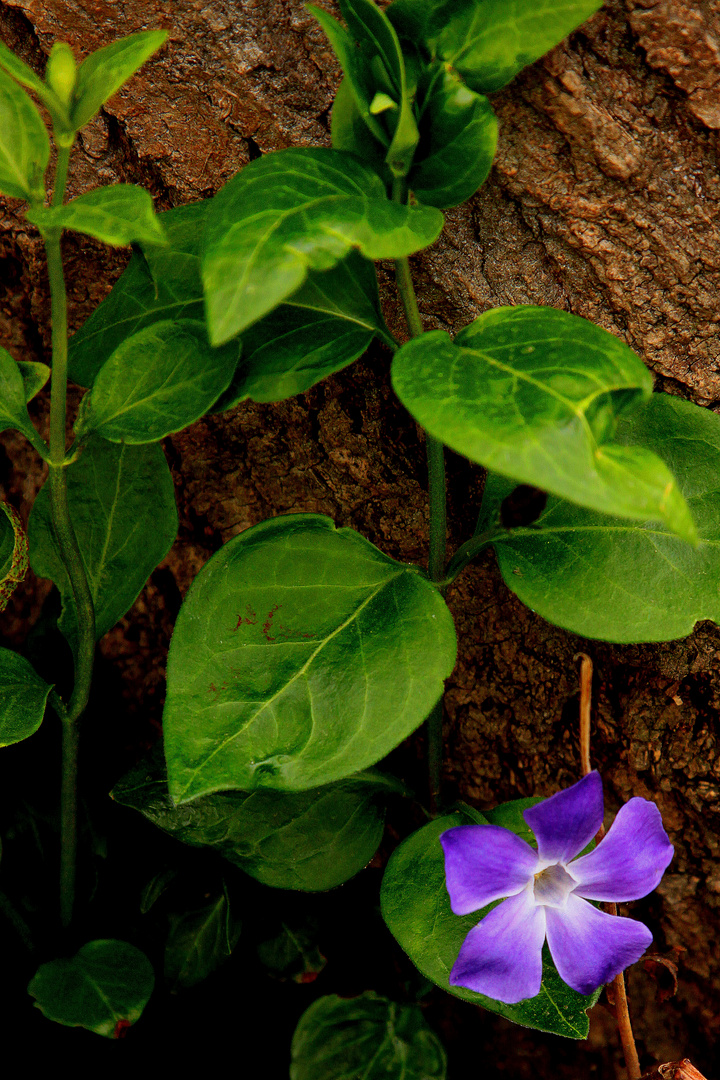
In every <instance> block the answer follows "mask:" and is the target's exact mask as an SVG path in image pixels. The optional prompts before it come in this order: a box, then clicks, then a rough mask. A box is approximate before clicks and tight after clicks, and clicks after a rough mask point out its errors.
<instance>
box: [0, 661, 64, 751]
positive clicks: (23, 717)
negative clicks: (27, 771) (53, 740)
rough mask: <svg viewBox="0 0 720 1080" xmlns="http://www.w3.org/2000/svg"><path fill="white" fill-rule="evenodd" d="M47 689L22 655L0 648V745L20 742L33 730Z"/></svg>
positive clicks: (48, 691)
mask: <svg viewBox="0 0 720 1080" xmlns="http://www.w3.org/2000/svg"><path fill="white" fill-rule="evenodd" d="M51 690H52V686H51V685H50V684H49V683H46V682H45V680H44V679H41V678H40V676H39V675H38V673H37V672H36V671H35V669H34V667H33V666H32V664H30V663H28V661H27V660H25V659H24V657H22V656H18V654H17V653H15V652H12V651H11V650H10V649H0V746H10V745H11V743H17V742H22V740H23V739H27V738H29V737H30V736H31V735H32V734H34V732H36V731H37V729H38V728H39V727H40V725H41V724H42V721H43V716H44V715H45V705H46V703H47V699H48V695H49V693H50V691H51Z"/></svg>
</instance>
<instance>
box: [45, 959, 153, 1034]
mask: <svg viewBox="0 0 720 1080" xmlns="http://www.w3.org/2000/svg"><path fill="white" fill-rule="evenodd" d="M154 983H155V976H154V974H153V969H152V965H151V963H150V961H149V960H148V958H147V957H146V956H145V955H144V953H141V952H140V950H139V949H136V948H135V946H134V945H129V944H128V943H127V942H126V941H112V940H105V941H102V940H101V941H90V942H88V944H87V945H83V947H82V948H81V949H80V951H79V952H78V953H76V954H75V956H73V957H72V958H71V959H70V960H51V961H50V963H48V964H41V965H40V967H39V968H38V970H37V974H36V975H35V977H34V978H33V980H32V982H31V983H30V985H29V986H28V993H29V994H31V995H32V996H33V997H34V998H35V1007H36V1008H38V1009H40V1011H41V1012H42V1014H43V1015H44V1016H47V1018H48V1020H54V1021H55V1022H56V1023H58V1024H65V1025H67V1026H68V1027H84V1028H87V1030H88V1031H94V1032H95V1033H96V1034H97V1035H105V1036H106V1037H107V1038H109V1039H118V1038H120V1037H121V1036H122V1035H123V1034H124V1033H125V1030H126V1029H127V1028H128V1027H130V1026H131V1025H132V1024H134V1023H135V1021H136V1020H138V1019H139V1018H140V1016H141V1014H142V1011H143V1009H144V1008H145V1006H146V1005H147V1003H148V1001H149V1000H150V995H151V994H152V991H153V985H154Z"/></svg>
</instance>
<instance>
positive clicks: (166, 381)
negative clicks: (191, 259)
mask: <svg viewBox="0 0 720 1080" xmlns="http://www.w3.org/2000/svg"><path fill="white" fill-rule="evenodd" d="M238 356H239V346H238V344H237V342H235V343H232V342H231V343H230V344H229V345H225V346H223V347H222V348H218V349H213V348H212V347H211V346H210V345H209V344H208V341H207V336H206V333H205V326H204V324H203V323H201V322H196V321H195V320H190V319H182V320H179V321H177V322H171V321H170V320H167V321H166V322H158V323H153V325H151V326H147V327H146V328H145V329H144V330H140V331H138V333H137V334H135V335H134V337H131V338H127V340H125V341H123V343H122V344H121V345H118V347H117V349H116V350H115V352H114V353H113V354H112V356H111V357H110V358H109V359H108V360H106V362H105V363H104V364H103V366H102V368H101V369H100V371H99V373H98V375H97V378H96V379H95V382H94V383H93V388H92V390H91V391H90V393H89V394H88V395H87V397H86V398H85V399H83V406H82V409H81V413H80V416H79V417H78V421H77V423H76V424H75V434H76V436H77V438H78V439H79V440H81V441H83V440H85V439H86V438H87V437H88V436H89V435H90V434H95V435H100V436H102V438H103V439H109V440H110V441H111V442H123V443H130V444H133V445H137V444H140V443H150V442H158V441H159V440H160V439H164V438H165V436H166V435H170V434H171V433H172V432H174V431H181V430H182V429H183V428H185V427H188V425H189V424H192V423H194V422H195V420H199V418H200V417H201V416H203V415H204V414H205V413H206V412H207V411H208V409H210V408H211V407H212V405H213V402H215V401H217V399H218V397H219V396H220V394H221V393H222V392H223V391H224V390H225V389H226V388H227V387H228V385H229V383H230V380H231V379H232V377H233V374H234V372H235V367H236V365H237V361H238Z"/></svg>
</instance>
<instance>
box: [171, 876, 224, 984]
mask: <svg viewBox="0 0 720 1080" xmlns="http://www.w3.org/2000/svg"><path fill="white" fill-rule="evenodd" d="M240 929H241V927H240V922H239V920H237V919H236V918H234V917H233V914H232V912H231V910H230V897H229V896H228V894H227V889H223V891H222V893H220V895H219V896H215V897H213V899H212V900H211V901H210V903H209V904H206V905H204V906H203V907H202V908H200V909H199V910H197V911H184V912H182V913H176V914H174V915H171V916H170V933H169V934H168V938H167V941H166V943H165V965H164V968H165V978H166V979H167V981H168V982H169V983H170V984H171V987H172V989H173V990H177V989H179V988H180V987H182V988H183V989H187V988H188V987H190V986H197V984H198V983H200V982H202V981H203V979H206V978H207V977H208V975H211V974H212V973H213V971H216V970H217V968H219V967H220V965H221V964H222V963H223V962H224V961H225V960H227V958H228V956H230V954H231V953H232V951H233V949H234V948H235V946H236V945H237V942H238V938H239V937H240Z"/></svg>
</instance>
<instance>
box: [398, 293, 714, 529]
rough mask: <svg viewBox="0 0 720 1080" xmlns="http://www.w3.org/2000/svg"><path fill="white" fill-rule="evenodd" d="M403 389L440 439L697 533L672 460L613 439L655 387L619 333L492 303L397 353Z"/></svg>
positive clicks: (507, 469)
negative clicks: (626, 415) (454, 328)
mask: <svg viewBox="0 0 720 1080" xmlns="http://www.w3.org/2000/svg"><path fill="white" fill-rule="evenodd" d="M392 377H393V386H394V387H395V391H396V393H397V395H398V397H399V398H400V400H401V401H402V403H403V404H404V405H405V407H406V408H407V409H408V410H409V411H410V412H411V413H412V415H413V416H414V417H415V419H416V420H417V421H418V422H419V423H420V424H422V425H423V427H425V428H426V429H427V430H428V431H429V432H430V434H431V435H434V436H435V438H436V439H440V440H441V441H442V442H444V443H445V444H446V445H447V446H449V447H450V448H451V449H452V450H455V451H457V453H459V454H464V455H465V457H468V458H470V460H471V461H477V462H479V464H481V465H484V466H485V467H486V468H488V469H492V470H494V471H495V472H498V473H501V474H502V475H503V476H508V477H511V478H512V479H513V480H517V481H518V483H524V484H531V485H532V486H533V487H538V488H541V489H542V490H543V491H548V492H551V493H552V494H555V495H560V496H562V497H563V498H566V499H570V500H571V501H572V502H576V503H578V504H579V505H580V506H587V507H590V508H591V509H594V510H601V511H602V512H603V513H608V514H619V515H622V516H623V517H627V518H633V519H640V520H647V519H648V518H652V519H653V520H656V521H663V522H664V523H665V524H666V525H667V526H668V527H669V528H670V529H672V531H674V532H676V533H677V534H678V535H679V536H682V537H683V538H684V539H686V540H689V541H691V542H695V541H696V531H695V526H694V524H693V521H692V517H691V515H690V511H689V510H688V507H687V504H686V502H685V500H684V499H683V497H682V495H681V494H680V491H679V489H678V487H677V484H676V483H675V480H674V478H673V476H672V473H671V472H670V470H669V469H668V468H667V466H666V465H665V464H664V462H663V461H662V460H661V459H660V458H659V457H657V455H655V454H653V453H652V452H651V451H650V450H648V449H647V448H646V447H644V446H625V445H619V444H618V443H616V442H613V432H614V427H615V423H616V421H617V418H618V416H619V415H621V414H622V413H623V412H624V411H626V410H629V409H631V408H632V407H636V406H637V405H638V404H639V403H640V402H641V401H642V400H643V399H647V398H648V397H649V396H650V393H651V391H652V378H651V376H650V373H649V372H648V371H647V369H646V368H645V366H644V364H643V363H642V361H641V360H640V359H639V358H638V357H637V356H636V355H635V353H634V352H632V350H631V349H629V348H628V347H627V345H624V344H623V343H622V342H621V341H619V340H618V339H617V338H616V337H614V336H613V335H612V334H610V333H608V332H607V331H606V330H602V329H601V328H600V327H599V326H595V325H593V323H590V322H588V321H587V320H585V319H581V318H578V317H577V316H576V315H570V314H569V313H568V312H566V311H557V310H556V309H555V308H545V307H530V306H524V305H523V306H519V307H512V308H495V309H494V310H492V311H486V312H485V314H484V315H481V316H480V317H479V318H478V319H476V320H475V321H474V322H473V323H471V324H470V325H469V326H466V327H465V328H464V329H463V330H461V331H460V333H459V334H458V335H457V337H456V338H455V340H454V342H453V341H452V340H451V338H450V336H449V335H448V334H446V333H445V332H444V331H442V330H436V331H433V332H431V333H429V334H423V335H422V337H417V338H415V339H413V340H412V341H409V342H408V343H407V344H406V345H403V347H402V348H401V349H400V350H399V351H398V352H397V353H396V354H395V357H394V359H393V366H392Z"/></svg>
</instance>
